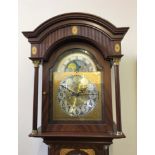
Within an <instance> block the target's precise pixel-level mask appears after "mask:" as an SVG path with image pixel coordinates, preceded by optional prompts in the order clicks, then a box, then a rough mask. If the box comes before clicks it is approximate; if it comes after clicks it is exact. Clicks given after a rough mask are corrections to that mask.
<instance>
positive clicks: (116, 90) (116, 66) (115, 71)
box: [113, 58, 122, 134]
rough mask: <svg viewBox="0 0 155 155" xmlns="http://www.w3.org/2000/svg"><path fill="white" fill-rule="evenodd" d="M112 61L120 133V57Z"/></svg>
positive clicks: (119, 131) (118, 131)
mask: <svg viewBox="0 0 155 155" xmlns="http://www.w3.org/2000/svg"><path fill="white" fill-rule="evenodd" d="M113 61H114V73H115V98H116V121H117V134H121V133H122V122H121V99H120V83H119V62H120V58H114V60H113Z"/></svg>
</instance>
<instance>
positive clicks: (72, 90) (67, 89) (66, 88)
mask: <svg viewBox="0 0 155 155" xmlns="http://www.w3.org/2000/svg"><path fill="white" fill-rule="evenodd" d="M60 86H62V87H64V88H65V89H67V90H69V92H72V94H76V92H74V91H73V90H71V89H69V88H68V87H65V86H64V85H60Z"/></svg>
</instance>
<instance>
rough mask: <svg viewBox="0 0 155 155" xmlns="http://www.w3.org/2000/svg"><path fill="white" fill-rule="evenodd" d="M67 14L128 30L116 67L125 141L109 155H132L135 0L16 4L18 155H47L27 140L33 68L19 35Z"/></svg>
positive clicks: (42, 147) (21, 0)
mask: <svg viewBox="0 0 155 155" xmlns="http://www.w3.org/2000/svg"><path fill="white" fill-rule="evenodd" d="M67 12H86V13H91V14H95V15H98V16H100V17H102V18H104V19H107V20H109V21H110V22H111V23H113V24H114V25H115V26H117V27H121V26H129V27H130V30H129V31H128V33H127V34H126V36H125V38H124V40H123V41H122V52H123V54H124V57H123V58H122V61H121V64H120V79H121V100H122V123H123V131H124V133H125V134H126V136H127V138H126V139H121V140H114V144H113V145H111V147H110V155H136V0H130V1H124V0H117V1H116V0H96V1H94V0H77V1H75V0H74V1H73V0H33V1H32V0H19V155H47V146H46V145H45V144H44V143H43V142H42V140H41V139H37V138H29V137H28V134H29V133H30V132H31V127H32V101H33V65H32V62H31V61H30V60H29V59H28V57H29V56H30V44H29V43H28V42H27V40H26V38H25V37H24V36H23V35H22V34H21V31H27V30H28V31H32V30H34V29H35V28H36V27H37V26H38V25H39V24H41V23H42V22H44V21H45V20H47V19H49V18H51V17H53V16H55V15H58V14H62V13H67ZM40 84H41V80H40ZM39 90H41V86H40V89H39ZM39 105H40V101H39ZM39 108H40V107H39ZM39 115H40V113H39ZM39 123H40V119H39Z"/></svg>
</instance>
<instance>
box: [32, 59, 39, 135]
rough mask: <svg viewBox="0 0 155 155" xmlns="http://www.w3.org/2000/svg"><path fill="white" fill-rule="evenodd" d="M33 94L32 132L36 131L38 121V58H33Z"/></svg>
mask: <svg viewBox="0 0 155 155" xmlns="http://www.w3.org/2000/svg"><path fill="white" fill-rule="evenodd" d="M33 64H34V94H33V95H34V96H33V122H32V134H36V133H37V121H38V74H39V64H40V60H34V61H33Z"/></svg>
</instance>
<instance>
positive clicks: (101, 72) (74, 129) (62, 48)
mask: <svg viewBox="0 0 155 155" xmlns="http://www.w3.org/2000/svg"><path fill="white" fill-rule="evenodd" d="M127 31H128V28H127V27H123V28H122V27H121V28H117V27H115V26H114V25H112V24H111V23H110V22H108V21H106V20H104V19H102V18H100V17H97V16H94V15H90V14H85V13H68V14H63V15H59V16H56V17H54V18H51V19H49V20H47V21H46V22H44V23H42V24H41V25H40V26H38V27H37V28H36V29H35V30H34V31H32V32H23V34H24V36H25V37H26V38H28V41H29V42H30V43H31V57H30V59H31V60H32V62H33V63H34V98H33V123H32V124H33V125H32V132H31V134H30V135H29V136H30V137H40V138H43V141H44V143H46V144H47V145H48V155H109V145H110V144H112V141H113V139H119V138H125V135H124V134H123V132H122V125H121V103H120V84H119V62H120V59H121V57H122V54H121V40H122V39H123V37H124V35H125V34H126V32H127ZM39 65H42V66H43V72H42V79H43V80H42V122H41V126H40V127H38V126H37V117H38V116H37V113H38V79H39V77H38V71H39ZM112 67H114V75H115V77H114V78H115V97H116V122H114V121H113V109H112V88H111V69H112Z"/></svg>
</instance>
